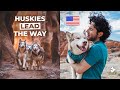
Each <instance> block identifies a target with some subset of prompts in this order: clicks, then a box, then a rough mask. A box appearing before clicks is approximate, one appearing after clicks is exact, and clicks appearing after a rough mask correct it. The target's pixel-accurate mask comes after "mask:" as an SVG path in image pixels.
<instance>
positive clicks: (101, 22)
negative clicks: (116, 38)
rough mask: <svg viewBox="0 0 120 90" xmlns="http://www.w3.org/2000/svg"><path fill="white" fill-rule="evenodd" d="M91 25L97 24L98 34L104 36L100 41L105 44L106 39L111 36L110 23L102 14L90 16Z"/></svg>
mask: <svg viewBox="0 0 120 90" xmlns="http://www.w3.org/2000/svg"><path fill="white" fill-rule="evenodd" d="M89 18H90V20H89V21H90V24H91V22H94V23H95V26H94V27H95V28H96V29H97V33H98V32H103V36H101V37H100V40H101V41H103V42H105V41H106V39H107V38H108V37H109V36H110V34H111V26H110V25H109V23H108V21H107V20H106V19H105V17H104V16H103V15H102V14H98V15H97V16H95V15H93V16H90V17H89Z"/></svg>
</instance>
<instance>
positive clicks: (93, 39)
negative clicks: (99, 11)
mask: <svg viewBox="0 0 120 90" xmlns="http://www.w3.org/2000/svg"><path fill="white" fill-rule="evenodd" d="M96 39H97V35H96V36H94V37H91V38H88V40H89V41H93V42H94V41H96Z"/></svg>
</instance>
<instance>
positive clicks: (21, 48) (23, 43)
mask: <svg viewBox="0 0 120 90" xmlns="http://www.w3.org/2000/svg"><path fill="white" fill-rule="evenodd" d="M25 51H26V40H25V41H22V40H21V39H19V46H18V50H17V63H18V66H19V69H22V68H23V59H24V57H25Z"/></svg>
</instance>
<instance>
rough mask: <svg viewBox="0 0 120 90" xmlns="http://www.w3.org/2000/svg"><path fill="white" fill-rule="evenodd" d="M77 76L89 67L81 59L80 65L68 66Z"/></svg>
mask: <svg viewBox="0 0 120 90" xmlns="http://www.w3.org/2000/svg"><path fill="white" fill-rule="evenodd" d="M70 65H71V66H72V67H73V68H74V69H75V71H76V72H77V73H78V74H82V73H84V72H85V71H86V70H88V69H89V68H90V67H91V66H90V65H89V64H88V63H87V62H86V61H85V60H84V59H83V60H82V61H81V62H80V63H75V64H70Z"/></svg>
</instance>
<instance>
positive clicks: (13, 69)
mask: <svg viewBox="0 0 120 90" xmlns="http://www.w3.org/2000/svg"><path fill="white" fill-rule="evenodd" d="M59 78H60V69H59V66H57V65H53V64H51V62H50V61H48V62H47V63H46V64H45V65H43V70H41V71H37V70H19V69H18V66H17V65H14V64H11V63H10V62H3V65H2V67H1V68H0V79H59Z"/></svg>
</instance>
